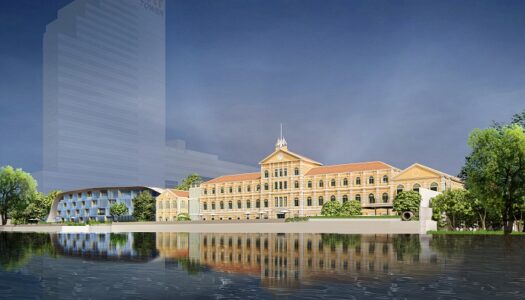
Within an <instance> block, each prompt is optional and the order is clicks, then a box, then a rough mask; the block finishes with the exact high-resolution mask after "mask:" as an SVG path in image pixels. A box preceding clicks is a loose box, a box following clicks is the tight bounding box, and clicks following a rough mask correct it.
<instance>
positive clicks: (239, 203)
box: [237, 200, 242, 209]
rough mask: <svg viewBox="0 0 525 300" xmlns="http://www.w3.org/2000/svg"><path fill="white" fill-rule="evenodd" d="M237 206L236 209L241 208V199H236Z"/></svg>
mask: <svg viewBox="0 0 525 300" xmlns="http://www.w3.org/2000/svg"><path fill="white" fill-rule="evenodd" d="M237 208H238V209H241V208H242V202H241V200H239V201H237Z"/></svg>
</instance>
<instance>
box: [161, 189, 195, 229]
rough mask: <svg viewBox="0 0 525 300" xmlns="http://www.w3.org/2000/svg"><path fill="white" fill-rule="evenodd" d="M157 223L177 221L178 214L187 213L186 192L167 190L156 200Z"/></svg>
mask: <svg viewBox="0 0 525 300" xmlns="http://www.w3.org/2000/svg"><path fill="white" fill-rule="evenodd" d="M156 205H157V207H156V209H157V213H156V215H157V221H159V222H169V221H177V216H178V215H179V214H182V213H185V214H187V213H188V208H189V205H188V192H187V191H180V190H174V189H167V190H165V191H164V192H163V193H161V194H160V195H159V196H157V198H156Z"/></svg>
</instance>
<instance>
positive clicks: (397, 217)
mask: <svg viewBox="0 0 525 300" xmlns="http://www.w3.org/2000/svg"><path fill="white" fill-rule="evenodd" d="M309 218H310V219H399V218H400V217H399V216H345V217H329V216H315V217H309Z"/></svg>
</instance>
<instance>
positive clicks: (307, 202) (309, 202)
mask: <svg viewBox="0 0 525 300" xmlns="http://www.w3.org/2000/svg"><path fill="white" fill-rule="evenodd" d="M306 205H307V206H312V197H308V198H306Z"/></svg>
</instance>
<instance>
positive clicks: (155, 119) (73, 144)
mask: <svg viewBox="0 0 525 300" xmlns="http://www.w3.org/2000/svg"><path fill="white" fill-rule="evenodd" d="M165 46H166V45H165V3H164V1H163V0H129V1H128V0H75V1H73V2H72V3H70V4H69V5H67V6H65V7H64V8H62V9H60V10H59V11H58V17H57V19H56V20H54V21H53V22H51V23H50V24H48V25H47V27H46V32H45V34H44V40H43V98H44V99H43V105H44V108H43V112H44V116H43V122H44V124H43V170H42V172H40V173H38V174H36V177H37V178H38V179H39V184H40V189H41V190H43V191H44V192H47V191H49V190H52V189H61V190H73V189H81V188H85V187H96V186H119V185H120V186H130V185H141V186H157V187H164V186H170V185H176V184H177V183H178V182H179V181H180V180H181V179H182V178H183V177H185V176H186V175H188V174H189V173H191V172H199V174H200V175H202V176H204V177H215V176H217V175H219V174H222V173H224V172H225V171H227V170H229V171H233V172H235V171H237V172H238V171H247V170H251V169H252V168H251V167H249V166H245V165H240V164H235V163H231V162H224V161H221V160H219V158H218V157H217V156H215V155H211V154H206V153H199V152H196V151H191V150H188V149H186V147H185V144H184V142H181V141H178V142H176V143H174V144H173V143H170V144H169V145H168V143H167V142H166V78H165V77H166V76H165V74H166V72H165V61H166V57H165V56H166V53H165Z"/></svg>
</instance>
